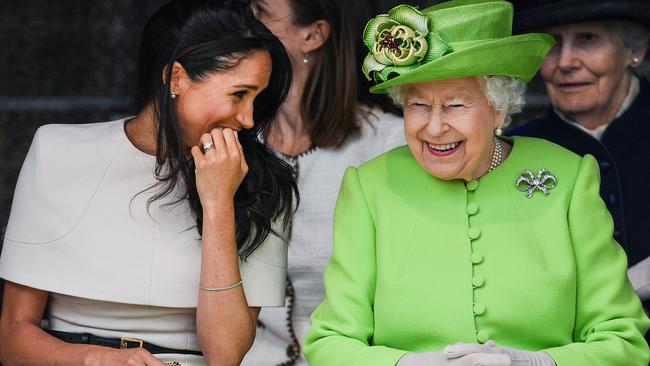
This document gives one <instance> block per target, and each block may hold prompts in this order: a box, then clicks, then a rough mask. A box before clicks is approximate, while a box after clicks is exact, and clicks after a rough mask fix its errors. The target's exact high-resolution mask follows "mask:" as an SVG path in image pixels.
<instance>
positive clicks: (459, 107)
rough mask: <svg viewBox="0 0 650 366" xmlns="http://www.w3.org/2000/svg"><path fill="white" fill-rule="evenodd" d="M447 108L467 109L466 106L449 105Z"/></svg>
mask: <svg viewBox="0 0 650 366" xmlns="http://www.w3.org/2000/svg"><path fill="white" fill-rule="evenodd" d="M445 108H451V109H461V108H465V105H464V104H448V105H446V106H445Z"/></svg>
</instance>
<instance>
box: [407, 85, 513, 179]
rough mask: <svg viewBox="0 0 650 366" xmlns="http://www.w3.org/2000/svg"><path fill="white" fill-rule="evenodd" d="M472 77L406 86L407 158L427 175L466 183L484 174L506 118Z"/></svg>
mask: <svg viewBox="0 0 650 366" xmlns="http://www.w3.org/2000/svg"><path fill="white" fill-rule="evenodd" d="M481 83H482V81H480V80H479V79H478V78H475V77H467V78H459V79H448V80H438V81H430V82H425V83H418V84H409V85H405V86H404V88H405V89H404V96H405V97H404V130H405V135H406V142H407V144H408V146H409V149H410V150H411V153H412V154H413V156H414V157H415V159H416V160H417V161H418V163H420V165H421V166H422V167H423V168H424V169H425V170H426V171H428V172H429V173H430V174H431V175H433V176H435V177H437V178H440V179H444V180H452V179H463V180H465V181H469V180H472V179H475V178H478V177H480V176H482V175H483V174H485V173H486V172H487V170H488V169H489V167H490V162H491V159H492V152H493V149H494V140H493V136H494V130H495V128H497V127H498V126H501V125H502V124H503V120H504V118H505V114H504V113H500V112H496V111H495V110H494V109H493V108H492V107H491V106H490V105H489V103H488V100H487V97H486V96H485V92H484V91H483V86H482V85H481Z"/></svg>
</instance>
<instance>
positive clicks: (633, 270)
mask: <svg viewBox="0 0 650 366" xmlns="http://www.w3.org/2000/svg"><path fill="white" fill-rule="evenodd" d="M514 5H515V25H514V27H515V31H516V32H524V31H528V30H537V31H543V32H546V33H549V34H551V35H552V36H553V37H554V38H555V40H556V44H555V47H554V48H553V49H552V50H551V51H550V52H549V54H548V55H547V56H546V58H545V59H544V62H543V63H542V66H541V69H540V75H541V77H542V79H543V80H544V84H545V85H546V91H547V92H548V96H549V99H550V102H551V107H550V108H549V110H548V112H547V113H546V116H544V117H542V118H538V119H535V120H533V121H530V122H529V123H527V124H525V125H523V126H521V127H518V128H515V129H513V130H511V131H509V132H508V134H509V135H521V136H534V137H541V138H544V139H547V140H549V141H552V142H555V143H557V144H559V145H561V146H563V147H565V148H567V149H569V150H571V151H573V152H575V153H577V154H579V155H585V154H591V155H593V156H594V157H596V160H598V165H599V167H600V178H601V181H602V186H601V189H600V194H601V197H602V198H603V200H604V201H605V203H606V204H607V208H608V209H609V212H610V213H611V214H612V217H613V218H614V225H615V230H614V238H615V239H616V240H617V241H618V242H619V243H620V244H621V245H622V246H623V248H624V249H625V251H626V252H627V256H628V264H629V266H630V268H629V271H628V275H629V277H630V280H631V281H632V285H633V286H634V288H635V289H636V291H637V293H638V294H639V295H640V296H641V298H642V300H646V301H647V300H649V299H650V245H648V238H649V237H650V225H648V224H647V221H648V220H647V219H648V214H647V210H648V207H650V195H648V194H646V192H645V191H644V190H642V189H641V190H640V189H639V187H640V184H641V185H642V184H643V183H641V182H647V181H648V180H650V153H648V148H647V145H646V142H647V141H648V140H650V84H648V79H647V76H648V73H647V71H648V70H647V62H645V61H644V56H645V54H646V50H647V48H648V39H649V38H650V30H649V28H648V26H649V25H650V3H649V2H647V1H641V0H638V1H611V0H596V1H593V0H589V1H587V0H582V1H567V0H564V1H547V0H545V1H530V0H525V1H523V0H521V1H514ZM647 308H648V306H647V305H646V309H647Z"/></svg>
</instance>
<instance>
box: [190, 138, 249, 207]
mask: <svg viewBox="0 0 650 366" xmlns="http://www.w3.org/2000/svg"><path fill="white" fill-rule="evenodd" d="M211 144H212V145H213V147H211V148H209V149H206V150H205V151H203V150H202V148H203V147H204V146H210V145H211ZM199 145H200V146H201V147H199V146H194V147H192V157H193V158H194V165H195V166H196V189H197V191H198V193H199V198H200V200H201V205H202V206H203V209H204V210H205V209H211V208H217V207H219V205H223V204H224V203H227V202H232V199H233V197H234V196H235V192H236V191H237V188H238V187H239V185H240V184H241V182H242V181H243V180H244V177H245V176H246V173H248V164H246V159H245V158H244V151H243V149H242V146H241V144H240V143H239V140H238V139H237V131H234V130H232V129H230V128H223V129H220V128H215V129H213V130H212V131H210V133H204V134H203V135H201V139H200V142H199Z"/></svg>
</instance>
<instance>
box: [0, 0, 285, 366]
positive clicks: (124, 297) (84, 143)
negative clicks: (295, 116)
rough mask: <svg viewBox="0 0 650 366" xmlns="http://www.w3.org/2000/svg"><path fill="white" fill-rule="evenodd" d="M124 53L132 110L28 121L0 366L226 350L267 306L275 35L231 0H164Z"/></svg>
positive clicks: (123, 360) (210, 359) (281, 188)
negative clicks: (134, 69)
mask: <svg viewBox="0 0 650 366" xmlns="http://www.w3.org/2000/svg"><path fill="white" fill-rule="evenodd" d="M138 68H139V69H138V84H137V93H136V96H135V109H136V115H135V117H132V118H126V119H121V120H117V121H113V122H106V123H96V124H86V125H49V126H44V127H41V128H40V129H39V130H38V132H37V133H36V136H35V137H34V141H33V143H32V146H31V149H30V151H29V153H28V156H27V158H26V160H25V163H24V165H23V168H22V171H21V174H20V178H19V181H18V185H17V188H16V193H15V197H14V202H13V208H12V212H11V217H10V220H9V225H8V227H7V232H6V237H5V241H4V250H3V253H2V257H1V258H0V276H2V277H3V278H4V279H5V280H6V281H7V282H6V289H5V298H4V304H3V311H2V317H1V318H0V339H2V343H1V344H0V359H1V360H2V362H3V363H4V364H6V365H13V364H21V365H48V364H51V365H55V364H56V365H60V364H64V365H72V364H92V365H125V364H129V365H162V364H163V362H166V363H167V364H173V365H183V366H186V365H204V364H219V365H236V364H239V363H240V362H241V359H242V358H243V356H244V354H245V353H246V351H247V350H248V349H249V348H250V346H251V344H252V343H253V339H254V335H255V327H256V320H257V316H258V314H259V309H260V307H261V306H279V305H282V304H284V288H285V277H286V241H285V240H283V239H282V238H281V237H282V235H283V231H284V227H285V226H286V223H287V222H288V216H289V214H290V212H291V209H292V207H293V206H294V205H295V204H294V202H293V196H294V193H295V191H296V186H295V181H294V178H293V175H292V171H291V167H290V166H288V165H287V164H286V163H284V162H283V161H282V160H280V159H278V158H277V157H276V156H275V155H274V154H273V153H272V152H271V151H270V150H269V149H268V148H266V147H265V145H264V144H262V143H260V142H259V141H260V139H259V136H260V135H261V134H263V133H264V132H265V131H267V130H268V129H269V127H270V124H271V121H273V120H274V119H275V116H276V113H277V112H278V109H279V108H280V106H281V105H282V103H283V101H284V100H285V98H286V96H287V94H288V90H289V87H290V85H291V64H290V61H289V58H288V55H287V53H286V51H285V49H284V47H283V46H282V44H281V43H280V42H279V40H278V39H277V38H276V37H275V36H273V34H272V33H270V32H269V31H268V29H267V28H266V27H265V26H264V25H263V24H262V23H260V22H259V21H257V20H256V19H255V17H254V16H253V14H252V12H251V11H250V9H249V7H248V6H247V4H246V3H245V2H242V1H228V0H221V1H217V0H211V1H189V0H185V1H184V0H174V1H171V2H170V3H168V4H166V5H165V6H163V7H162V8H161V9H160V10H158V12H156V14H154V16H153V17H152V18H151V19H150V20H149V22H148V23H147V25H146V27H145V30H144V34H143V37H142V43H141V51H140V61H139V66H138ZM44 315H45V317H46V318H48V320H49V326H45V327H43V328H42V327H41V319H42V318H43V316H44ZM133 348H135V349H133Z"/></svg>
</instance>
